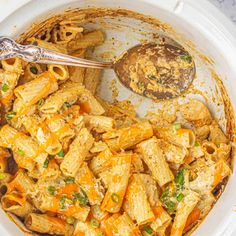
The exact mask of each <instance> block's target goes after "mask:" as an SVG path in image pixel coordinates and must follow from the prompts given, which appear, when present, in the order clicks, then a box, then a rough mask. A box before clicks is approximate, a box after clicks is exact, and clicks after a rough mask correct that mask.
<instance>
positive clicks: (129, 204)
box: [124, 174, 155, 225]
mask: <svg viewBox="0 0 236 236" xmlns="http://www.w3.org/2000/svg"><path fill="white" fill-rule="evenodd" d="M139 206H142V207H139ZM124 210H125V212H127V213H128V215H129V216H130V217H131V219H132V220H135V221H136V222H137V224H138V225H144V224H147V223H150V222H152V221H154V219H155V216H154V213H153V211H152V209H151V206H150V204H149V202H148V199H147V195H146V191H145V187H144V185H143V183H142V180H141V178H140V176H139V175H136V174H134V175H133V176H132V177H131V179H130V182H129V185H128V189H127V193H126V196H125V202H124Z"/></svg>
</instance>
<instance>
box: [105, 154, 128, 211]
mask: <svg viewBox="0 0 236 236" xmlns="http://www.w3.org/2000/svg"><path fill="white" fill-rule="evenodd" d="M131 157H132V154H129V153H127V154H126V153H125V154H122V153H121V154H117V155H116V156H114V157H113V158H112V160H111V170H110V171H109V172H108V175H110V180H109V183H108V189H107V192H106V195H105V197H104V199H103V202H102V205H101V208H102V209H103V210H106V211H108V212H112V213H116V212H118V211H119V210H120V208H121V206H122V203H123V199H124V196H125V192H126V188H127V185H128V180H129V176H130V168H131Z"/></svg>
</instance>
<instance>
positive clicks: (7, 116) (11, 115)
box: [5, 111, 16, 120]
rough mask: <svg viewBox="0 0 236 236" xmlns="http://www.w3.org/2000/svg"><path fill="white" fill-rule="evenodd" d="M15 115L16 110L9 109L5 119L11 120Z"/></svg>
mask: <svg viewBox="0 0 236 236" xmlns="http://www.w3.org/2000/svg"><path fill="white" fill-rule="evenodd" d="M15 115H16V112H14V111H11V112H8V113H7V114H6V115H5V118H6V120H11V119H12V118H13V117H14V116H15Z"/></svg>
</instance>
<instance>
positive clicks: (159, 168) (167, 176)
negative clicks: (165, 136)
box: [138, 138, 174, 187]
mask: <svg viewBox="0 0 236 236" xmlns="http://www.w3.org/2000/svg"><path fill="white" fill-rule="evenodd" d="M138 152H140V153H141V154H142V158H143V160H144V162H145V163H146V164H147V166H148V168H149V169H150V170H151V172H152V175H153V178H154V179H155V180H156V181H157V183H158V184H159V185H160V186H161V187H162V186H164V185H165V184H167V183H169V182H171V181H172V180H173V179H174V176H173V173H172V172H171V170H170V168H169V166H168V164H167V162H166V160H165V157H164V154H163V151H162V150H161V149H160V147H159V145H158V141H157V139H156V138H151V139H148V140H146V141H143V142H142V143H140V144H139V145H138Z"/></svg>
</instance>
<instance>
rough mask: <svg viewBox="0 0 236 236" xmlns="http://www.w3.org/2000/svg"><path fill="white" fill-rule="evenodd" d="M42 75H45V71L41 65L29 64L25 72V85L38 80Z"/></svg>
mask: <svg viewBox="0 0 236 236" xmlns="http://www.w3.org/2000/svg"><path fill="white" fill-rule="evenodd" d="M41 73H43V69H42V67H41V66H40V65H39V64H36V63H29V64H27V66H26V68H25V71H24V83H27V82H29V81H31V80H33V79H36V78H37V77H38V76H39V75H40V74H41Z"/></svg>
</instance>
